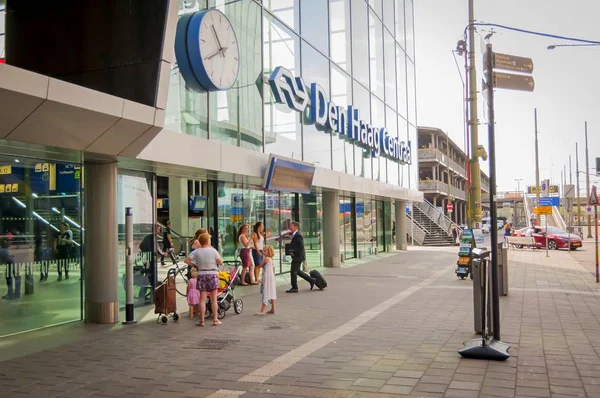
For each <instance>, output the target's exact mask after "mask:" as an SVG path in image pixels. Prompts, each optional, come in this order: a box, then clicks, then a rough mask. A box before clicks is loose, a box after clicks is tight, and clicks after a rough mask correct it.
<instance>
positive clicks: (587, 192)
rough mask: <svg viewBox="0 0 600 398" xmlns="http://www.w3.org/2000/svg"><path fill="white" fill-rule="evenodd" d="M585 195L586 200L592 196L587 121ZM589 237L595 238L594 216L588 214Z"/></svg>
mask: <svg viewBox="0 0 600 398" xmlns="http://www.w3.org/2000/svg"><path fill="white" fill-rule="evenodd" d="M585 196H586V200H589V197H590V156H589V152H588V134H587V122H585ZM587 231H588V233H587V237H588V239H590V238H593V236H592V216H590V215H589V214H588V216H587Z"/></svg>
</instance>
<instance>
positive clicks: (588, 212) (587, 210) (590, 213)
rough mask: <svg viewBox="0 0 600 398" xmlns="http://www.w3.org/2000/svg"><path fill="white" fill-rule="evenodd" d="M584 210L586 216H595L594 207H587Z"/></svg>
mask: <svg viewBox="0 0 600 398" xmlns="http://www.w3.org/2000/svg"><path fill="white" fill-rule="evenodd" d="M584 210H585V214H586V216H593V215H594V208H593V207H592V206H586V207H585V209H584Z"/></svg>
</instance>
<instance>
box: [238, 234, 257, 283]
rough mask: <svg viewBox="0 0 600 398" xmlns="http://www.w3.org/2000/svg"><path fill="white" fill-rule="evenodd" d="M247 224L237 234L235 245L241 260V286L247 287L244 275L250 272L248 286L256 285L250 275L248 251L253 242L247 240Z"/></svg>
mask: <svg viewBox="0 0 600 398" xmlns="http://www.w3.org/2000/svg"><path fill="white" fill-rule="evenodd" d="M249 229H250V228H249V227H248V224H243V225H242V226H240V229H239V230H238V233H237V244H238V245H239V247H240V259H241V260H242V281H241V283H240V284H241V285H242V286H248V283H246V273H248V272H250V284H251V285H256V284H257V283H256V282H255V280H254V274H253V273H252V257H251V256H250V250H251V249H252V248H253V242H252V241H251V240H250V239H248V230H249Z"/></svg>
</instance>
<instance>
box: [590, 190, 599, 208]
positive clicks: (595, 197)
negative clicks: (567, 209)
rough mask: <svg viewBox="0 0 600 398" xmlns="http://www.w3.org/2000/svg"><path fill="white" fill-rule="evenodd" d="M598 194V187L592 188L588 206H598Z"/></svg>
mask: <svg viewBox="0 0 600 398" xmlns="http://www.w3.org/2000/svg"><path fill="white" fill-rule="evenodd" d="M599 204H600V203H598V192H597V191H596V186H595V185H594V186H593V187H592V192H591V193H590V198H589V199H588V205H590V206H598V205H599Z"/></svg>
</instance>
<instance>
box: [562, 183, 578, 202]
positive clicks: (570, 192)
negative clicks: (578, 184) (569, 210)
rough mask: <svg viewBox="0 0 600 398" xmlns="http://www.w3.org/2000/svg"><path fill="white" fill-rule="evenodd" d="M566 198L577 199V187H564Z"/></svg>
mask: <svg viewBox="0 0 600 398" xmlns="http://www.w3.org/2000/svg"><path fill="white" fill-rule="evenodd" d="M564 191H565V192H564V195H563V196H564V197H565V198H571V199H572V198H574V197H575V185H565V187H564Z"/></svg>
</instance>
